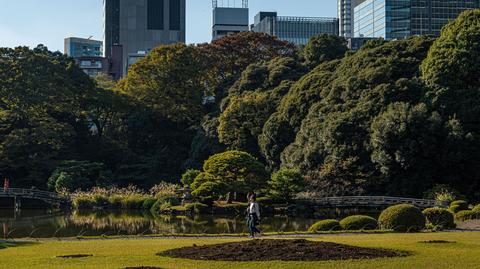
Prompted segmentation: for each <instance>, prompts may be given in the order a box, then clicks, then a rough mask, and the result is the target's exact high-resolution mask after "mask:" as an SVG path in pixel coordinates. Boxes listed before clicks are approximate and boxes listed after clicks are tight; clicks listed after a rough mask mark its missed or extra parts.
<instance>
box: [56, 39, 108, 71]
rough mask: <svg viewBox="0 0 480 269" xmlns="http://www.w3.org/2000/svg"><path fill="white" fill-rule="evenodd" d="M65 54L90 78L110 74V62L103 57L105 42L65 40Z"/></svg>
mask: <svg viewBox="0 0 480 269" xmlns="http://www.w3.org/2000/svg"><path fill="white" fill-rule="evenodd" d="M64 45H65V48H64V52H65V54H67V55H68V56H70V57H72V58H74V59H75V62H76V63H77V65H78V66H79V67H80V68H81V69H82V70H83V71H84V72H85V73H86V74H87V75H89V76H92V77H94V76H97V75H99V74H101V73H108V67H109V64H108V60H107V59H106V58H104V57H103V42H102V41H98V40H92V39H89V38H78V37H68V38H65V42H64Z"/></svg>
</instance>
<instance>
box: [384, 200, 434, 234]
mask: <svg viewBox="0 0 480 269" xmlns="http://www.w3.org/2000/svg"><path fill="white" fill-rule="evenodd" d="M378 222H379V224H380V227H381V228H382V229H388V230H394V231H396V232H418V231H420V230H422V229H424V228H425V216H423V214H422V211H420V209H418V208H416V207H414V206H412V205H408V204H401V205H395V206H391V207H389V208H387V209H385V210H384V211H383V212H382V214H380V217H379V218H378Z"/></svg>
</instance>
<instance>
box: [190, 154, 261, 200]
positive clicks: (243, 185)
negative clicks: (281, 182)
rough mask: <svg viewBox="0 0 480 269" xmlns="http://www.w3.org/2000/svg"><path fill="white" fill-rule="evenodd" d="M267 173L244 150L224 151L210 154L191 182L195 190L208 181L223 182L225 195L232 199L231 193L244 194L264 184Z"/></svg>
mask: <svg viewBox="0 0 480 269" xmlns="http://www.w3.org/2000/svg"><path fill="white" fill-rule="evenodd" d="M267 178H268V173H267V172H266V171H265V167H264V166H263V164H262V163H260V162H259V161H257V159H255V158H254V157H252V156H251V155H250V154H248V153H246V152H241V151H226V152H223V153H219V154H215V155H213V156H211V157H210V158H209V159H208V160H207V161H205V164H204V165H203V173H201V174H200V175H199V176H197V178H196V179H195V181H194V182H193V184H192V189H193V190H194V191H195V190H196V189H198V188H202V185H204V184H209V182H222V183H224V184H225V186H226V189H225V193H223V194H225V195H227V196H228V197H229V202H231V200H232V193H234V192H237V193H241V194H245V193H247V192H248V191H252V190H258V189H260V188H262V187H263V186H265V183H266V181H267Z"/></svg>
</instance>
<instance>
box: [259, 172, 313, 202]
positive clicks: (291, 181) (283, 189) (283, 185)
mask: <svg viewBox="0 0 480 269" xmlns="http://www.w3.org/2000/svg"><path fill="white" fill-rule="evenodd" d="M268 186H269V191H270V197H272V198H274V199H283V200H285V201H287V202H290V201H291V200H292V199H293V198H294V197H295V196H296V195H297V194H298V193H299V192H301V191H303V190H304V188H305V181H304V179H303V176H302V174H301V173H300V171H299V170H296V169H280V170H279V171H278V172H275V173H273V174H272V179H271V180H270V181H268Z"/></svg>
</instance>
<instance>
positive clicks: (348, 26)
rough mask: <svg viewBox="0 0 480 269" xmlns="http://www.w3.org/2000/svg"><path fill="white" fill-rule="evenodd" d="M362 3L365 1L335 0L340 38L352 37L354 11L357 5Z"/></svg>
mask: <svg viewBox="0 0 480 269" xmlns="http://www.w3.org/2000/svg"><path fill="white" fill-rule="evenodd" d="M364 1H365V0H337V4H338V6H337V11H338V20H339V22H338V23H339V31H340V36H343V37H345V38H351V37H353V29H354V25H353V24H354V19H355V18H354V16H355V13H354V10H355V7H356V6H357V5H359V4H360V3H362V2H364Z"/></svg>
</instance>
